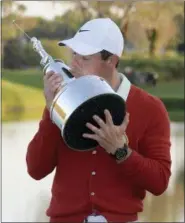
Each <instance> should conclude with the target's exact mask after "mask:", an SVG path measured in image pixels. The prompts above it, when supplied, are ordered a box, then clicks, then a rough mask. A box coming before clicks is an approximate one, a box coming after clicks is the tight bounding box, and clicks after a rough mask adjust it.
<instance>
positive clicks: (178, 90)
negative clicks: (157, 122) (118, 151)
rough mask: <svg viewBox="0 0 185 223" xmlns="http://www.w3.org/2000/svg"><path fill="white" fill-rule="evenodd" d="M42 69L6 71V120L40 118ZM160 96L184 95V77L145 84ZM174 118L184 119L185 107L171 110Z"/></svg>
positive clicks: (3, 118) (3, 109)
mask: <svg viewBox="0 0 185 223" xmlns="http://www.w3.org/2000/svg"><path fill="white" fill-rule="evenodd" d="M42 79H43V74H42V71H41V70H39V69H38V70H36V69H35V70H34V69H28V70H3V71H2V121H13V120H33V119H35V120H37V119H40V117H41V115H42V111H43V108H44V106H45V100H44V96H43V80H42ZM143 88H144V89H145V90H146V91H148V92H149V93H151V94H153V95H156V96H158V97H160V98H165V97H167V98H168V97H173V98H184V81H182V80H176V81H168V82H159V84H158V85H157V86H156V87H155V88H153V87H147V86H144V87H143ZM168 112H169V115H170V119H171V120H172V121H184V110H182V109H173V110H171V111H168Z"/></svg>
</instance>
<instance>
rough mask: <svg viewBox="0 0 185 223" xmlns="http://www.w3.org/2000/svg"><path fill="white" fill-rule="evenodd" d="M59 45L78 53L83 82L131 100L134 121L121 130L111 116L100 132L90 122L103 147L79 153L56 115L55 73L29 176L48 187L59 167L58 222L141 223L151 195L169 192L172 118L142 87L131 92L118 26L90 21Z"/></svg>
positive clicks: (53, 206)
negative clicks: (94, 78) (103, 84)
mask: <svg viewBox="0 0 185 223" xmlns="http://www.w3.org/2000/svg"><path fill="white" fill-rule="evenodd" d="M59 45H66V46H68V47H69V48H70V49H72V51H73V58H72V63H71V69H72V73H73V75H74V76H75V77H76V78H78V77H80V76H82V75H86V74H96V75H99V76H102V77H103V78H105V79H106V80H107V81H108V82H109V84H110V85H111V86H112V88H113V89H114V90H115V91H117V93H118V94H119V95H121V96H123V98H124V97H125V94H126V95H127V96H126V97H125V99H126V107H127V115H126V116H125V119H124V121H123V123H122V124H121V125H120V126H114V123H113V121H112V117H111V115H110V113H109V111H107V110H105V117H106V121H105V122H104V121H103V120H101V119H100V118H99V117H97V116H94V117H93V118H94V119H95V120H96V122H97V123H98V124H99V126H100V128H96V127H95V126H93V125H92V124H91V123H87V127H88V128H89V129H91V130H92V132H93V134H87V133H84V134H83V137H86V138H91V139H94V140H96V141H97V142H98V143H99V146H98V147H97V148H96V149H95V150H93V151H86V152H77V151H73V150H72V149H70V148H68V147H67V146H66V144H65V143H64V141H63V139H62V137H61V133H60V130H59V129H58V128H57V126H56V125H55V124H53V123H52V121H51V120H50V115H49V109H50V106H51V103H52V100H53V98H54V95H55V93H56V91H57V90H58V89H59V88H60V86H61V81H62V80H61V77H60V76H59V75H58V74H55V73H54V72H49V73H47V74H46V75H45V77H44V92H45V98H46V108H45V110H44V113H43V118H42V120H41V121H40V125H39V130H38V132H37V133H36V135H35V136H34V138H33V139H32V141H31V142H30V143H29V146H28V151H27V157H26V160H27V167H28V173H29V174H30V176H31V177H33V178H34V179H36V180H40V179H42V178H44V177H46V176H47V175H48V174H50V173H51V172H52V171H53V170H54V169H55V168H56V173H55V178H54V182H53V187H52V200H51V203H50V207H49V209H48V210H47V215H48V216H50V221H51V222H131V221H137V219H138V217H137V215H138V212H141V211H142V210H143V199H144V197H145V194H146V191H149V192H150V193H152V194H154V195H161V194H162V193H163V192H164V191H165V190H166V189H167V187H168V182H169V178H170V175H171V170H170V168H171V157H170V123H169V118H168V114H167V111H166V109H165V107H164V105H163V104H162V102H161V101H160V100H159V99H157V98H156V97H154V96H151V95H150V94H148V93H147V92H145V91H143V90H141V89H139V88H137V87H136V86H134V85H131V87H130V90H129V92H127V93H125V91H126V83H128V81H127V79H126V78H125V76H124V75H123V74H121V73H118V71H117V66H118V63H119V58H120V57H121V54H122V51H123V45H124V42H123V37H122V34H121V32H120V29H119V28H118V26H117V25H116V24H115V23H114V22H113V21H112V20H111V19H109V18H101V19H94V20H91V21H89V22H87V23H86V24H84V25H83V26H82V28H80V29H79V31H78V32H77V33H76V35H75V36H74V37H73V38H72V39H69V40H65V41H61V42H60V43H59ZM127 90H128V86H127ZM120 112H121V111H120Z"/></svg>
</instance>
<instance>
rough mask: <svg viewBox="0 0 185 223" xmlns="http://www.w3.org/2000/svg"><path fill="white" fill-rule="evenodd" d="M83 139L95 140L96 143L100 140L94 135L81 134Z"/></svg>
mask: <svg viewBox="0 0 185 223" xmlns="http://www.w3.org/2000/svg"><path fill="white" fill-rule="evenodd" d="M82 136H83V137H84V138H87V139H94V140H96V141H97V142H99V140H100V137H99V136H98V135H96V134H88V133H83V135H82Z"/></svg>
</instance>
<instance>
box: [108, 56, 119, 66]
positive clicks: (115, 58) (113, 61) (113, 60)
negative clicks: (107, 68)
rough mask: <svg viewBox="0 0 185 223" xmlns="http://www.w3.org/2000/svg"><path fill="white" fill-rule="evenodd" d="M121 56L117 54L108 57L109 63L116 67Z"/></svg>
mask: <svg viewBox="0 0 185 223" xmlns="http://www.w3.org/2000/svg"><path fill="white" fill-rule="evenodd" d="M118 61H119V58H118V56H116V55H112V56H111V57H109V58H108V60H107V63H108V64H109V65H111V66H113V67H116V64H117V63H118Z"/></svg>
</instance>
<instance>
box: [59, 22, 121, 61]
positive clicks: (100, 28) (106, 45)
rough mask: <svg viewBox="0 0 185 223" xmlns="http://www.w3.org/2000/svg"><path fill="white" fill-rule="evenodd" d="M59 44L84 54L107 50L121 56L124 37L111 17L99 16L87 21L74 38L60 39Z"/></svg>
mask: <svg viewBox="0 0 185 223" xmlns="http://www.w3.org/2000/svg"><path fill="white" fill-rule="evenodd" d="M58 44H59V46H68V47H69V48H71V49H72V50H73V51H74V52H76V53H78V54H80V55H83V56H87V55H92V54H95V53H98V52H100V51H102V50H106V51H108V52H110V53H112V54H115V55H117V56H119V57H121V55H122V52H123V47H124V39H123V35H122V33H121V31H120V29H119V27H118V26H117V25H116V23H115V22H113V21H112V20H111V19H110V18H98V19H93V20H90V21H88V22H87V23H85V24H84V25H83V26H82V27H81V28H80V29H79V30H78V31H77V33H76V34H75V36H74V37H73V38H71V39H68V40H63V41H60V42H59V43H58Z"/></svg>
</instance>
